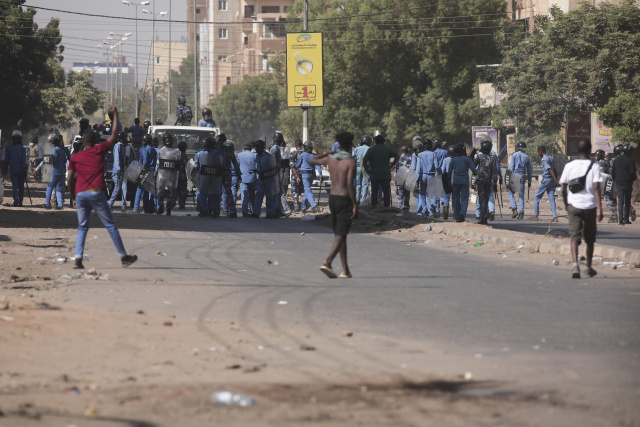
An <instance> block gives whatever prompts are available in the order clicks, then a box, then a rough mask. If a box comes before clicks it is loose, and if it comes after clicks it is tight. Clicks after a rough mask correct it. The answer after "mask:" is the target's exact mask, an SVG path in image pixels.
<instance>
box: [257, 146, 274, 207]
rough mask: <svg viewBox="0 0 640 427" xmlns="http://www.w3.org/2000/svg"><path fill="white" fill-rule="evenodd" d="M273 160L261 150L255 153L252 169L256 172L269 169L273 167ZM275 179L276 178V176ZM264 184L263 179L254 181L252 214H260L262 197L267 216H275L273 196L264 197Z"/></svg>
mask: <svg viewBox="0 0 640 427" xmlns="http://www.w3.org/2000/svg"><path fill="white" fill-rule="evenodd" d="M273 164H274V163H273V160H272V156H271V154H269V153H267V152H266V151H263V152H262V153H259V154H258V153H256V161H255V163H254V167H253V169H254V170H255V171H256V172H265V171H268V170H270V169H273ZM276 179H277V178H276ZM264 193H265V185H264V181H263V180H261V179H258V180H257V182H256V199H255V205H254V207H255V210H254V211H253V214H255V215H258V216H260V211H261V209H262V199H263V198H264V199H265V205H266V208H267V216H269V217H275V216H276V206H275V198H274V197H273V196H267V197H265V194H264Z"/></svg>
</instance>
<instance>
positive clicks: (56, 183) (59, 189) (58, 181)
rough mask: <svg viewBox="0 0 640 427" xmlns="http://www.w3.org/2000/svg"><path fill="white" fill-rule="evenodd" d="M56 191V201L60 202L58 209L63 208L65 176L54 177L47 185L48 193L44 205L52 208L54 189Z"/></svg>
mask: <svg viewBox="0 0 640 427" xmlns="http://www.w3.org/2000/svg"><path fill="white" fill-rule="evenodd" d="M54 188H55V189H56V200H57V201H58V207H60V208H61V207H62V205H64V175H53V179H52V180H51V182H50V183H49V185H47V192H46V196H45V202H44V204H45V205H46V206H51V193H53V189H54Z"/></svg>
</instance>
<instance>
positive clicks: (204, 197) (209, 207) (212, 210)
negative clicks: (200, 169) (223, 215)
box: [198, 193, 221, 215]
mask: <svg viewBox="0 0 640 427" xmlns="http://www.w3.org/2000/svg"><path fill="white" fill-rule="evenodd" d="M198 197H199V198H200V210H201V211H202V212H204V213H205V214H207V215H211V214H215V215H220V198H221V196H220V194H204V193H200V194H199V195H198Z"/></svg>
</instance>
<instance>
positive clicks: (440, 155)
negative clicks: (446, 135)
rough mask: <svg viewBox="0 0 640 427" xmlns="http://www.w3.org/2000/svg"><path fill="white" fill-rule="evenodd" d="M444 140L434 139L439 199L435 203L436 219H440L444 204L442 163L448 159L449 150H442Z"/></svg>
mask: <svg viewBox="0 0 640 427" xmlns="http://www.w3.org/2000/svg"><path fill="white" fill-rule="evenodd" d="M442 144H443V142H442V140H441V139H440V138H434V139H433V149H434V150H433V152H434V153H435V155H436V193H437V194H438V199H436V203H435V209H436V212H435V217H436V218H440V205H441V204H442V202H443V200H442V198H443V196H444V191H443V190H444V189H443V186H442V162H444V159H446V158H447V150H445V149H443V148H442Z"/></svg>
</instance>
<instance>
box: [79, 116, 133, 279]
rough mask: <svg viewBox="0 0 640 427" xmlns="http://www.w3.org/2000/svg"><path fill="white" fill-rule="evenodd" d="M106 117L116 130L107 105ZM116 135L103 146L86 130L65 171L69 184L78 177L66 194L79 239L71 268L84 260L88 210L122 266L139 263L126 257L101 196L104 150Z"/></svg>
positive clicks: (105, 152)
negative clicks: (104, 231)
mask: <svg viewBox="0 0 640 427" xmlns="http://www.w3.org/2000/svg"><path fill="white" fill-rule="evenodd" d="M109 116H111V117H112V123H111V124H112V126H111V128H112V129H118V124H119V120H118V109H117V108H116V107H115V106H114V105H112V104H109ZM117 135H118V133H117V132H112V133H111V136H110V137H109V139H108V140H106V141H105V142H103V143H102V144H98V141H99V139H98V134H97V133H95V132H94V131H93V130H91V129H89V130H87V131H86V132H85V133H84V134H83V135H82V144H83V145H84V150H82V151H80V152H79V153H77V154H75V155H74V156H73V157H71V160H70V161H69V170H68V172H67V182H72V179H73V177H74V175H76V176H77V180H76V185H75V189H72V188H71V187H69V194H71V196H72V197H71V200H73V199H74V196H75V200H74V202H73V207H75V208H76V210H77V212H78V236H77V237H76V256H75V258H76V264H75V266H74V268H84V265H82V259H83V257H84V242H85V240H86V238H87V232H88V231H89V215H90V214H91V210H92V209H93V210H95V211H96V214H97V215H98V218H100V221H102V223H103V224H104V226H105V228H106V229H107V231H108V232H109V235H110V236H111V240H113V244H114V245H116V249H117V250H118V254H119V255H120V260H121V261H122V266H123V267H128V266H130V265H131V264H133V263H134V262H136V261H137V260H138V257H137V256H136V255H127V251H125V249H124V245H123V244H122V239H121V238H120V232H118V228H117V227H116V223H115V221H114V220H113V215H111V209H110V208H109V202H108V201H107V197H106V196H105V194H104V191H103V190H105V189H106V188H107V184H106V182H105V180H104V156H105V154H107V151H109V150H111V149H113V146H114V145H115V143H116V141H117V139H118V138H117Z"/></svg>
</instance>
